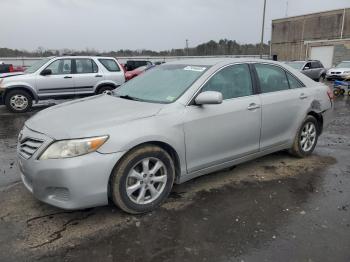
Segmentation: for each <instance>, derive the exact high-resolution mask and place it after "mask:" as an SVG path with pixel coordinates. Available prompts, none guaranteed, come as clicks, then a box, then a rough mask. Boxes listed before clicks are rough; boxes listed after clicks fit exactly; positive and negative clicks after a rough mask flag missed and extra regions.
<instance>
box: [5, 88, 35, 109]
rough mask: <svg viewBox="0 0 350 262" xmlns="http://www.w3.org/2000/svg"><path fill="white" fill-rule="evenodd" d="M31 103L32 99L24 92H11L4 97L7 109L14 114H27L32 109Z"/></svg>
mask: <svg viewBox="0 0 350 262" xmlns="http://www.w3.org/2000/svg"><path fill="white" fill-rule="evenodd" d="M32 103H33V99H32V97H31V96H30V94H29V93H28V92H27V91H24V90H11V91H9V93H8V94H6V97H5V104H6V106H7V108H8V109H9V110H10V111H12V112H15V113H23V112H27V111H28V110H29V109H30V108H31V107H32Z"/></svg>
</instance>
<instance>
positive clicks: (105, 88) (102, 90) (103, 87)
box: [96, 86, 115, 95]
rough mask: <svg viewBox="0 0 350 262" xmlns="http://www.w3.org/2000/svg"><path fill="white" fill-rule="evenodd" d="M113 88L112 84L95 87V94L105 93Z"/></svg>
mask: <svg viewBox="0 0 350 262" xmlns="http://www.w3.org/2000/svg"><path fill="white" fill-rule="evenodd" d="M114 88H115V87H113V86H102V87H100V88H99V89H97V92H96V94H98V95H100V94H103V93H106V92H108V91H112V90H113V89H114Z"/></svg>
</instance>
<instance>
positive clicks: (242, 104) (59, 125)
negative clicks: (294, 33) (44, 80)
mask: <svg viewBox="0 0 350 262" xmlns="http://www.w3.org/2000/svg"><path fill="white" fill-rule="evenodd" d="M331 109H332V93H331V92H330V91H329V89H328V88H327V87H326V86H325V85H323V84H321V83H316V82H314V81H312V80H311V79H309V78H308V77H306V76H304V75H303V74H301V73H300V72H298V71H297V70H294V69H293V68H290V67H288V66H287V65H283V64H280V63H277V62H273V61H265V60H254V59H193V60H187V61H177V62H173V63H167V64H165V65H161V66H159V67H157V68H155V69H153V70H150V71H148V72H146V73H144V74H142V75H140V76H139V77H137V78H135V79H133V80H131V81H129V82H127V83H126V84H124V85H122V86H121V87H120V88H119V89H118V90H116V91H114V93H112V94H111V95H99V96H94V97H89V98H85V99H80V100H75V101H71V102H67V103H64V104H60V105H57V106H53V107H51V108H48V109H46V110H43V111H41V112H39V113H37V114H36V115H35V116H34V117H32V118H31V119H29V120H28V121H27V122H26V123H25V126H24V128H23V130H22V131H21V132H20V135H19V140H18V147H17V152H18V160H19V161H18V162H19V166H20V170H21V172H22V180H23V183H24V185H25V186H26V187H27V188H28V189H29V190H30V191H31V192H32V193H33V195H34V196H35V197H36V198H38V199H39V200H41V201H43V202H46V203H49V204H51V205H54V206H57V207H61V208H64V209H80V208H87V207H93V206H99V205H105V204H107V203H108V201H109V199H110V200H112V201H113V202H114V203H115V204H116V205H117V206H119V207H120V208H121V209H123V210H124V211H126V212H129V213H143V212H148V211H151V210H153V209H154V208H156V207H157V206H159V205H160V204H161V203H162V202H163V201H164V200H165V199H166V198H167V196H168V194H169V192H170V191H171V188H172V186H173V183H182V182H185V181H187V180H190V179H192V178H194V177H197V176H200V175H204V174H208V173H211V172H214V171H217V170H220V169H223V168H227V167H230V166H233V165H237V164H239V163H242V162H244V161H248V160H251V159H254V158H257V157H261V156H263V155H266V154H270V153H272V152H275V151H279V150H285V149H288V150H289V151H290V153H291V154H293V155H295V156H297V157H304V156H307V155H310V154H311V153H312V152H313V150H314V148H315V146H316V143H317V139H318V136H319V135H320V134H321V132H322V129H323V127H324V126H325V125H326V124H327V122H328V120H329V114H330V113H331V111H332V110H331Z"/></svg>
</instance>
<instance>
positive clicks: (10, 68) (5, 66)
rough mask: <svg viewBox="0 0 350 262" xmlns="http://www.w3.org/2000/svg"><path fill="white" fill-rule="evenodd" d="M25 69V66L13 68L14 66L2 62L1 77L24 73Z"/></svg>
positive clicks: (0, 66) (0, 67)
mask: <svg viewBox="0 0 350 262" xmlns="http://www.w3.org/2000/svg"><path fill="white" fill-rule="evenodd" d="M24 70H25V69H24V67H23V66H13V65H12V64H5V63H4V62H3V61H0V75H1V74H6V73H14V72H23V71H24Z"/></svg>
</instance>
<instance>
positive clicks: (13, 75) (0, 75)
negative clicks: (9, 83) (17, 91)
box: [0, 72, 24, 79]
mask: <svg viewBox="0 0 350 262" xmlns="http://www.w3.org/2000/svg"><path fill="white" fill-rule="evenodd" d="M20 75H24V73H23V72H13V73H2V74H0V78H8V77H12V78H13V77H15V76H16V77H17V76H20ZM12 78H11V79H12Z"/></svg>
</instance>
